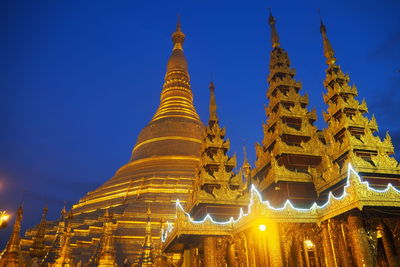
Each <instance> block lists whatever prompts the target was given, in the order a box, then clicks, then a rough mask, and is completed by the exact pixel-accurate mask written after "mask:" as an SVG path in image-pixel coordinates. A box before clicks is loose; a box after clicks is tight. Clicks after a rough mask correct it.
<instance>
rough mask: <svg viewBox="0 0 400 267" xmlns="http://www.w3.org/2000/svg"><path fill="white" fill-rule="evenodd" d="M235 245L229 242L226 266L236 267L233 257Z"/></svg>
mask: <svg viewBox="0 0 400 267" xmlns="http://www.w3.org/2000/svg"><path fill="white" fill-rule="evenodd" d="M235 251H236V248H235V243H234V242H233V240H232V242H229V244H228V266H229V267H236V265H237V264H236V256H235Z"/></svg>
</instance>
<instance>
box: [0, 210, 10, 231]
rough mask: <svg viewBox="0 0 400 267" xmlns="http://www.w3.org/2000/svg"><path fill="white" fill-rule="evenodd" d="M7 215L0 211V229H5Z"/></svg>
mask: <svg viewBox="0 0 400 267" xmlns="http://www.w3.org/2000/svg"><path fill="white" fill-rule="evenodd" d="M9 217H10V216H8V214H7V213H6V211H0V228H5V227H7V222H8V218H9Z"/></svg>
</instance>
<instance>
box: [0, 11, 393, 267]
mask: <svg viewBox="0 0 400 267" xmlns="http://www.w3.org/2000/svg"><path fill="white" fill-rule="evenodd" d="M269 25H270V28H271V40H272V51H271V57H270V70H269V75H268V85H269V87H268V91H267V98H268V100H269V104H268V106H267V107H266V110H265V113H266V116H267V121H266V123H264V124H263V129H264V136H263V140H262V142H261V143H260V144H257V145H256V156H257V160H256V162H255V168H252V166H251V164H250V163H249V162H248V160H247V156H246V151H244V156H245V157H244V162H243V164H242V166H241V168H237V162H236V156H230V141H229V139H227V136H226V129H225V128H222V127H221V126H220V122H219V118H218V115H217V104H216V97H215V86H214V83H213V82H211V83H210V86H209V89H210V104H209V110H210V115H209V120H208V123H207V125H206V126H203V124H202V123H201V121H200V120H199V116H198V115H197V113H196V110H195V108H194V106H193V95H192V91H191V88H190V79H189V74H188V66H187V62H186V59H185V56H184V53H183V42H184V40H185V35H184V34H183V32H182V31H181V27H180V23H179V21H178V24H177V28H176V31H175V32H174V33H173V34H172V41H173V49H172V55H171V56H170V58H169V60H168V64H167V72H166V75H165V82H164V86H163V89H162V92H161V98H160V106H159V108H158V109H157V111H156V113H155V115H154V116H153V118H152V120H151V121H150V123H149V124H148V125H147V126H146V127H145V128H144V129H143V130H142V131H141V133H140V134H139V137H138V140H137V143H136V145H135V147H134V148H133V151H132V157H131V160H130V161H129V162H128V163H127V164H126V165H124V166H122V167H121V168H120V169H119V170H118V171H117V172H116V173H115V175H114V176H113V177H112V178H111V179H110V180H108V181H107V182H106V183H104V184H103V185H102V186H100V187H99V188H97V189H96V190H94V191H92V192H89V193H88V194H87V195H86V196H85V197H83V198H82V199H81V200H80V201H79V202H78V203H77V204H75V205H74V206H73V207H72V209H71V210H70V212H69V215H67V211H66V209H65V208H64V209H63V211H62V215H61V218H60V219H59V220H57V221H46V212H47V210H44V212H43V214H42V219H41V222H40V224H39V225H38V226H37V227H34V228H32V229H29V230H28V231H27V232H26V234H25V237H24V238H22V239H20V237H19V232H20V226H21V220H22V208H20V209H19V210H18V214H17V217H16V220H15V225H14V228H13V232H12V235H11V237H10V240H9V242H8V243H7V246H6V248H5V250H4V251H3V252H2V254H1V255H0V265H1V266H22V265H23V264H25V263H27V264H30V263H32V262H34V261H33V259H32V257H41V259H42V260H41V262H40V264H46V265H48V266H156V267H161V266H163V267H164V266H165V267H170V266H179V267H186V266H191V267H217V266H218V267H219V266H228V267H242V266H244V267H255V266H262V267H264V266H265V267H269V266H270V267H280V266H282V267H283V266H306V267H311V266H313V267H314V266H315V267H321V266H328V267H339V266H359V267H361V266H378V267H386V266H390V267H397V266H399V265H400V166H399V164H398V162H397V161H396V160H395V159H394V158H393V157H392V156H391V155H392V154H393V151H394V148H393V144H392V142H391V138H390V136H389V134H386V137H385V138H384V139H383V140H382V139H381V138H379V137H378V136H377V134H376V132H377V130H378V126H377V122H376V120H375V118H374V117H373V116H372V117H371V118H368V117H367V116H366V115H367V113H368V108H367V105H366V102H365V101H362V102H359V101H358V100H356V97H357V96H358V92H357V89H356V88H355V87H354V86H349V85H348V82H349V76H348V75H346V74H344V73H343V72H342V71H341V68H340V66H339V65H337V64H336V58H335V54H334V50H333V48H332V45H331V44H330V42H329V40H328V37H327V31H326V27H325V26H324V24H323V23H322V22H321V34H322V38H323V50H324V55H325V57H326V62H327V65H328V69H327V71H326V78H325V81H324V82H323V83H324V86H325V88H326V90H327V91H326V92H325V94H324V96H323V98H324V101H325V103H326V104H327V106H328V108H327V112H325V113H324V119H325V121H326V123H327V127H326V128H325V129H317V127H315V126H314V125H313V124H314V122H315V121H316V112H315V111H309V110H308V109H307V106H308V104H309V103H308V97H307V95H302V94H301V93H300V90H301V83H299V82H298V81H296V80H295V78H294V77H295V73H296V71H295V70H294V69H293V68H291V66H290V60H289V56H288V53H287V52H286V51H285V50H284V49H283V48H282V47H281V45H280V40H279V36H278V33H277V30H276V20H275V18H274V17H273V16H272V14H270V16H269ZM150 205H151V207H152V209H151V210H150ZM72 214H73V215H74V216H72ZM20 247H21V248H20ZM23 261H25V263H24V262H23Z"/></svg>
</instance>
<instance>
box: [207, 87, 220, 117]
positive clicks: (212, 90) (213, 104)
mask: <svg viewBox="0 0 400 267" xmlns="http://www.w3.org/2000/svg"><path fill="white" fill-rule="evenodd" d="M208 88H210V119H209V123H211V122H212V123H214V122H216V121H218V116H217V102H216V101H215V86H214V83H213V82H212V81H211V82H210V85H209V87H208Z"/></svg>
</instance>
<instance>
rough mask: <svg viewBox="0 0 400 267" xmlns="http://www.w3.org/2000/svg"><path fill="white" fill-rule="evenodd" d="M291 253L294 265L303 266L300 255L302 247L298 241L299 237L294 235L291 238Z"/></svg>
mask: <svg viewBox="0 0 400 267" xmlns="http://www.w3.org/2000/svg"><path fill="white" fill-rule="evenodd" d="M292 248H293V251H294V256H295V258H294V260H295V265H296V266H303V255H302V250H303V247H302V245H301V241H300V236H299V235H295V236H294V237H293V245H292Z"/></svg>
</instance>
